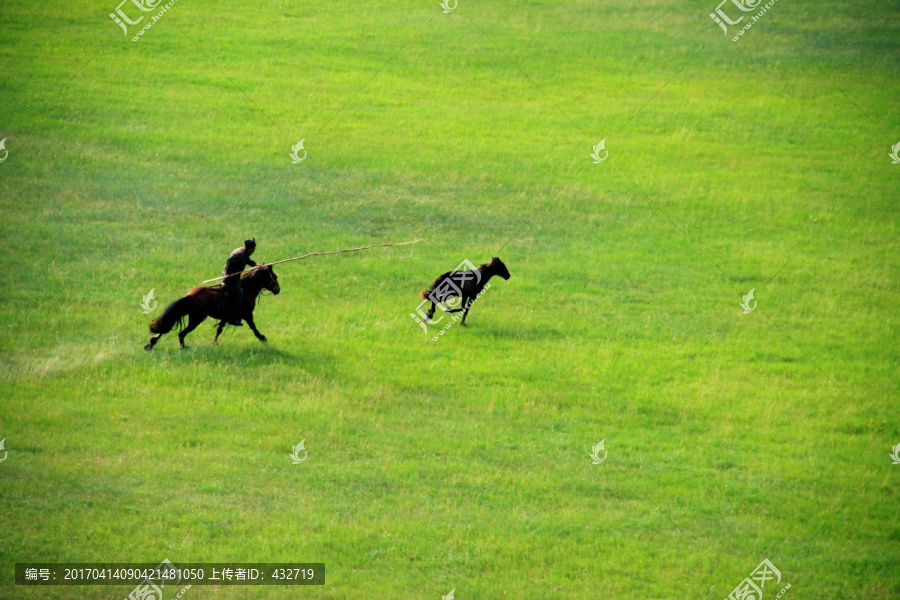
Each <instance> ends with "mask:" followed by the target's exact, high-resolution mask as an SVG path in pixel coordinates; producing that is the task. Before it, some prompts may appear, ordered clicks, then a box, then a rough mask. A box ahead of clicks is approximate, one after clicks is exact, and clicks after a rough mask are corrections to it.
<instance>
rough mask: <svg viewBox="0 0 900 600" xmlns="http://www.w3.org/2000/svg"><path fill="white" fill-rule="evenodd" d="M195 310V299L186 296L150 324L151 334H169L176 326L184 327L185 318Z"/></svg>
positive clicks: (168, 307)
mask: <svg viewBox="0 0 900 600" xmlns="http://www.w3.org/2000/svg"><path fill="white" fill-rule="evenodd" d="M192 308H194V297H193V296H185V297H184V298H182V299H181V300H176V301H175V302H173V303H172V304H170V305H169V306H167V307H166V310H164V311H163V314H161V315H160V316H158V317H156V318H155V319H153V321H151V322H150V333H169V332H170V331H172V328H173V327H175V325H176V324H177V325H178V328H179V329H181V328H182V327H184V318H185V317H186V316H187V314H188V313H189V312H191V309H192Z"/></svg>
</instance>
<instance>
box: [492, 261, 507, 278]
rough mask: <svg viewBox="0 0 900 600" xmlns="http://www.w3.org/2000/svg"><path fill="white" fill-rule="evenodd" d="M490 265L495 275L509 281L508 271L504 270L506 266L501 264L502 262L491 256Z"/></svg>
mask: <svg viewBox="0 0 900 600" xmlns="http://www.w3.org/2000/svg"><path fill="white" fill-rule="evenodd" d="M490 265H491V268H492V269H493V270H494V273H496V274H497V275H499V276H500V277H502V278H503V279H509V270H508V269H507V268H506V265H504V264H503V261H502V260H500V259H499V258H497V257H496V256H492V257H491V262H490Z"/></svg>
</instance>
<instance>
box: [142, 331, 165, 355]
mask: <svg viewBox="0 0 900 600" xmlns="http://www.w3.org/2000/svg"><path fill="white" fill-rule="evenodd" d="M162 336H163V334H161V333H157V334H156V335H154V336H153V337H152V338H150V343H149V344H147V345H146V346H144V350H146V351H147V352H150V351H151V350H153V346H155V345H156V342H158V341H159V338H161V337H162Z"/></svg>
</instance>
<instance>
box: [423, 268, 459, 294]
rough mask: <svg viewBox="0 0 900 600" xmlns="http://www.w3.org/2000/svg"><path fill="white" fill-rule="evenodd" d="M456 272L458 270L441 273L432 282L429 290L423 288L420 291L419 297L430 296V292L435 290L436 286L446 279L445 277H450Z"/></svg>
mask: <svg viewBox="0 0 900 600" xmlns="http://www.w3.org/2000/svg"><path fill="white" fill-rule="evenodd" d="M455 272H456V271H447V272H446V273H444V274H443V275H441V276H440V277H438V278H436V279H435V280H434V281H433V282H432V283H431V287H430V288H429V289H427V290H422V291H421V292H419V298H427V297H428V294H430V293H431V292H433V291H434V290H435V288H436V287H437V286H439V285H440V284H441V282H442V281H444V279H445V278H447V277H449V276H450V275H453V274H454V273H455Z"/></svg>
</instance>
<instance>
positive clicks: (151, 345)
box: [144, 344, 153, 352]
mask: <svg viewBox="0 0 900 600" xmlns="http://www.w3.org/2000/svg"><path fill="white" fill-rule="evenodd" d="M144 350H146V351H147V352H150V351H151V350H153V344H147V345H145V346H144Z"/></svg>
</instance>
